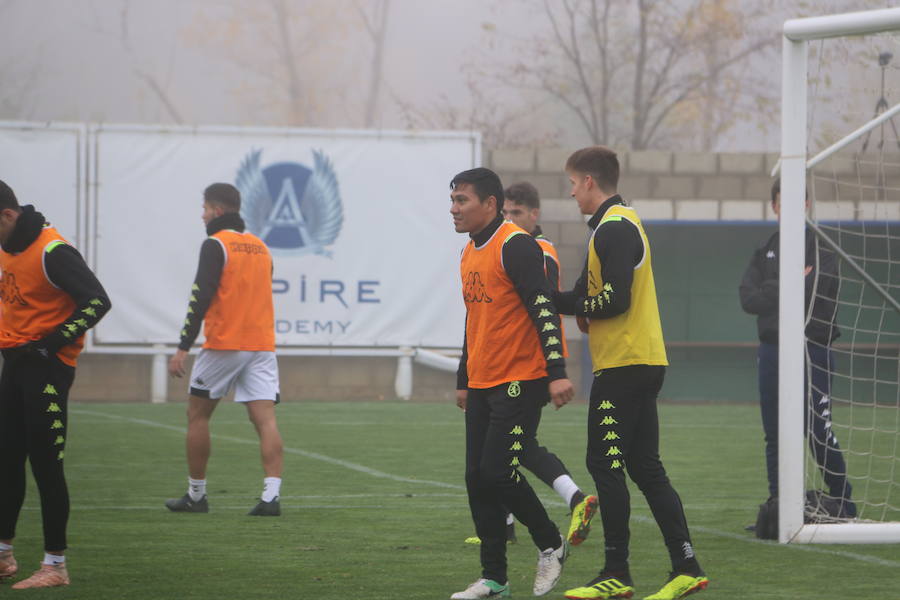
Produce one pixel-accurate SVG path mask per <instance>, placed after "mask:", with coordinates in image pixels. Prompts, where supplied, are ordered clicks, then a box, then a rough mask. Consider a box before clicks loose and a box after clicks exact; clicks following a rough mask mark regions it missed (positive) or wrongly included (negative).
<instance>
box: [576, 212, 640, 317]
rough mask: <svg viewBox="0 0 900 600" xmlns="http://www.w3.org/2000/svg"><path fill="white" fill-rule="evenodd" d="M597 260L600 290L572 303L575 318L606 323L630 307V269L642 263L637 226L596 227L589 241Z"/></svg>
mask: <svg viewBox="0 0 900 600" xmlns="http://www.w3.org/2000/svg"><path fill="white" fill-rule="evenodd" d="M593 244H594V251H595V252H596V253H597V256H598V258H599V259H600V265H601V267H600V277H601V279H602V280H603V289H601V290H600V291H599V292H598V293H597V294H595V295H589V294H587V293H585V295H584V296H582V297H579V298H578V299H577V300H576V302H575V315H576V316H580V317H587V318H588V319H610V318H612V317H615V316H618V315H621V314H622V313H624V312H625V311H627V310H628V309H629V308H630V307H631V284H632V282H633V281H634V268H635V266H637V265H638V264H639V263H640V262H641V261H642V260H643V259H644V242H643V240H642V239H641V234H640V232H639V231H638V228H637V226H636V225H635V224H634V223H632V222H631V221H628V220H627V219H619V220H610V221H607V222H606V223H603V224H602V225H600V227H599V228H598V229H597V232H596V233H595V234H594V237H593Z"/></svg>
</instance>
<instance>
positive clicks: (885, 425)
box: [779, 9, 900, 543]
mask: <svg viewBox="0 0 900 600" xmlns="http://www.w3.org/2000/svg"><path fill="white" fill-rule="evenodd" d="M784 35H785V37H784V73H783V104H782V109H783V110H782V120H783V122H782V156H781V177H782V179H781V191H782V193H781V198H782V203H781V204H782V209H781V225H780V231H781V234H780V239H781V253H780V254H781V255H780V257H779V260H780V273H781V274H782V275H781V281H780V290H781V296H780V301H781V307H780V323H781V325H780V332H781V336H780V341H779V344H780V348H779V361H780V362H779V372H780V373H781V374H782V375H781V377H780V381H779V397H780V398H782V399H785V398H805V400H804V402H785V401H784V400H782V401H781V403H780V406H779V423H780V430H779V446H780V452H779V490H780V497H779V517H780V519H779V523H780V525H779V540H780V541H781V542H800V543H810V542H822V543H877V542H884V543H891V542H900V136H898V130H900V86H898V85H897V80H898V79H900V77H897V75H896V74H897V72H898V68H900V9H886V10H877V11H868V12H862V13H851V14H843V15H832V16H828V17H817V18H811V19H797V20H793V21H788V22H787V23H785V27H784ZM894 56H897V58H896V59H894ZM891 100H893V103H892V102H891ZM804 196H805V197H807V198H808V199H809V209H808V210H807V211H804V203H803V202H802V201H796V200H797V199H798V198H799V199H802V198H804ZM787 274H791V275H790V276H787ZM804 432H805V434H804ZM811 492H812V493H811Z"/></svg>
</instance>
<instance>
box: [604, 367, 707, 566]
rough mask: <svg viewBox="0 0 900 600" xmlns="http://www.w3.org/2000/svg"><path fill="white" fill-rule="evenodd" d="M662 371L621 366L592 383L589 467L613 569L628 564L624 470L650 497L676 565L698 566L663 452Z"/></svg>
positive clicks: (628, 500)
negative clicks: (659, 408)
mask: <svg viewBox="0 0 900 600" xmlns="http://www.w3.org/2000/svg"><path fill="white" fill-rule="evenodd" d="M664 376H665V367H662V366H648V365H636V366H628V367H619V368H615V369H606V370H604V371H601V372H600V373H599V374H598V375H596V376H595V377H594V383H593V385H592V387H591V399H590V406H589V411H588V432H587V435H588V445H587V468H588V472H590V474H591V476H592V477H593V479H594V483H595V484H596V486H597V495H598V498H599V501H600V515H601V518H602V520H603V533H604V536H605V538H606V568H607V569H609V570H625V569H626V568H627V566H628V540H629V529H628V519H629V516H630V514H631V498H630V496H629V493H628V486H627V485H626V483H625V471H626V470H627V471H628V475H629V477H631V479H632V481H634V482H635V483H636V484H637V486H638V488H639V489H640V490H641V492H642V493H643V494H644V497H645V498H646V499H647V504H648V505H649V506H650V510H651V511H652V512H653V517H654V518H655V519H656V523H657V525H658V526H659V529H660V531H661V532H662V534H663V539H664V540H665V543H666V547H667V548H668V550H669V556H670V558H671V560H672V568H673V570H675V571H689V572H693V571H698V570H699V565H698V564H697V561H696V558H695V557H694V550H693V547H692V545H691V540H690V534H689V532H688V527H687V521H686V519H685V516H684V509H683V508H682V505H681V499H680V498H679V497H678V493H677V492H676V491H675V489H674V488H673V487H672V484H671V483H670V482H669V478H668V477H667V476H666V470H665V469H664V468H663V465H662V462H661V461H660V458H659V417H658V415H657V411H656V397H657V395H658V394H659V390H660V389H661V388H662V382H663V378H664Z"/></svg>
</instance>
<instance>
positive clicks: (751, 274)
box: [738, 246, 778, 315]
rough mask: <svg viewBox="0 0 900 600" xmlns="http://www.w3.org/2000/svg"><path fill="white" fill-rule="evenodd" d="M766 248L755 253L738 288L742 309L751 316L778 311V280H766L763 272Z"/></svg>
mask: <svg viewBox="0 0 900 600" xmlns="http://www.w3.org/2000/svg"><path fill="white" fill-rule="evenodd" d="M766 248H767V246H763V247H762V248H757V249H756V250H755V251H754V252H753V257H752V258H751V259H750V264H749V265H747V270H746V271H744V276H743V277H742V278H741V285H740V287H739V288H738V292H739V293H740V296H741V308H743V309H744V312H746V313H749V314H751V315H764V314H769V313H772V312H775V311H777V310H778V279H773V278H766V276H765V274H764V271H763V266H764V264H765V260H766V252H767V250H766Z"/></svg>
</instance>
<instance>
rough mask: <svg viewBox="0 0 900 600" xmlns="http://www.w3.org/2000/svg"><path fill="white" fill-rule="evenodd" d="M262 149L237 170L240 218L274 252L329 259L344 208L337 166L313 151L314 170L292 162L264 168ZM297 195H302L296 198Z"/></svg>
mask: <svg viewBox="0 0 900 600" xmlns="http://www.w3.org/2000/svg"><path fill="white" fill-rule="evenodd" d="M261 155H262V150H251V151H250V153H249V154H247V156H245V157H244V160H243V161H241V165H240V168H239V169H238V173H237V177H236V178H235V184H236V186H237V188H238V189H239V190H240V192H241V198H242V202H241V216H242V217H243V218H244V222H245V223H246V225H247V230H248V231H250V232H252V233H254V234H256V235H257V236H259V237H260V238H261V239H262V240H263V241H264V242H265V243H266V244H267V245H268V246H269V248H271V249H272V250H273V251H275V252H278V253H283V254H319V255H322V256H327V257H329V258H330V257H331V252H330V251H329V250H326V246H331V245H332V244H334V242H335V240H337V237H338V234H339V233H340V232H341V226H342V225H343V223H344V208H343V204H342V202H341V194H340V188H339V186H338V180H337V175H336V174H335V171H334V165H333V164H332V162H331V159H329V158H328V157H327V156H326V155H325V153H324V152H322V151H321V150H313V168H312V169H310V168H308V167H306V166H304V165H301V164H299V163H294V162H281V163H276V164H273V165H269V166H267V167H262V166H261V165H260V157H261ZM298 192H299V193H298Z"/></svg>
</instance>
